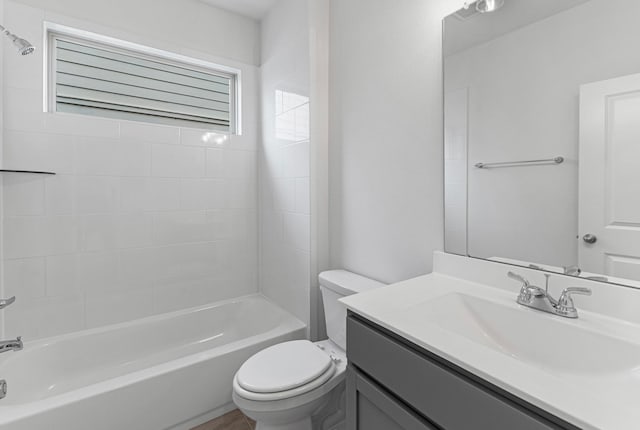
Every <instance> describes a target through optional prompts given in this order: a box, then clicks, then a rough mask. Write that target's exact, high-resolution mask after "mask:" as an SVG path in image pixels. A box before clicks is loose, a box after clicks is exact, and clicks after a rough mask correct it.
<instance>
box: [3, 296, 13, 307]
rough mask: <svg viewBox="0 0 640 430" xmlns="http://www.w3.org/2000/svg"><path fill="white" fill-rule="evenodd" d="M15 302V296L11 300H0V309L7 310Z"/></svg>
mask: <svg viewBox="0 0 640 430" xmlns="http://www.w3.org/2000/svg"><path fill="white" fill-rule="evenodd" d="M15 301H16V296H13V297H11V298H9V299H0V309H4V308H6V307H7V306H9V305H10V304H12V303H13V302H15Z"/></svg>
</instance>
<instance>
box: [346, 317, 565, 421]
mask: <svg viewBox="0 0 640 430" xmlns="http://www.w3.org/2000/svg"><path fill="white" fill-rule="evenodd" d="M347 331H348V351H349V368H348V371H347V381H348V382H347V384H348V391H347V396H348V400H347V402H348V403H347V404H348V409H349V412H348V416H349V418H350V419H349V422H348V429H349V430H356V429H361V430H410V429H411V430H414V429H415V430H417V429H424V430H436V429H446V430H466V429H471V428H478V429H518V430H550V429H554V430H559V429H563V430H576V429H577V427H575V426H573V425H571V424H569V423H567V422H564V421H562V420H561V419H559V418H557V417H555V416H552V415H550V414H548V413H546V412H545V411H543V410H541V409H539V408H537V407H535V406H533V405H531V404H529V403H527V402H525V401H523V400H522V399H519V398H517V397H515V396H513V395H511V394H509V393H508V392H506V391H504V390H502V389H500V388H498V387H496V386H494V385H492V384H490V383H488V382H487V381H484V380H483V379H481V378H478V377H476V376H475V375H473V374H472V373H469V372H467V371H465V370H464V369H462V368H460V367H458V366H456V365H454V364H453V363H451V362H448V361H447V360H444V359H442V358H441V357H439V356H437V355H435V354H432V353H430V352H429V351H427V350H425V349H423V348H420V347H418V346H417V345H415V344H413V343H411V342H408V341H407V340H406V339H403V338H402V337H400V336H397V335H394V334H393V333H392V332H390V331H388V330H385V329H384V328H382V327H380V326H378V325H376V324H374V323H372V322H371V321H369V320H367V319H365V318H362V317H359V316H358V315H357V314H354V313H352V314H351V315H349V318H348V320H347ZM382 357H384V358H382Z"/></svg>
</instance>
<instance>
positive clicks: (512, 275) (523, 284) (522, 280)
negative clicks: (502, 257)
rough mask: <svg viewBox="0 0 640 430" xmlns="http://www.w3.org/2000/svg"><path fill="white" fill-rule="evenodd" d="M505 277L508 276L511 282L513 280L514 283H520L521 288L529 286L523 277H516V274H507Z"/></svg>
mask: <svg viewBox="0 0 640 430" xmlns="http://www.w3.org/2000/svg"><path fill="white" fill-rule="evenodd" d="M507 276H508V277H509V278H511V279H513V280H515V281H520V282H522V286H523V287H528V286H529V285H530V284H529V281H527V280H526V279H525V278H524V277H523V276H521V275H518V274H517V273H515V272H507Z"/></svg>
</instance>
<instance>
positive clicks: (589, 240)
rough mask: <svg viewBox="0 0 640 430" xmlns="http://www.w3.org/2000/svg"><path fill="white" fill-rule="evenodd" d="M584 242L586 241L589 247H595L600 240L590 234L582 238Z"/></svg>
mask: <svg viewBox="0 0 640 430" xmlns="http://www.w3.org/2000/svg"><path fill="white" fill-rule="evenodd" d="M582 240H584V241H585V242H586V243H588V244H589V245H593V244H594V243H596V242H597V241H598V238H597V237H596V235H595V234H591V233H588V234H585V235H584V236H582Z"/></svg>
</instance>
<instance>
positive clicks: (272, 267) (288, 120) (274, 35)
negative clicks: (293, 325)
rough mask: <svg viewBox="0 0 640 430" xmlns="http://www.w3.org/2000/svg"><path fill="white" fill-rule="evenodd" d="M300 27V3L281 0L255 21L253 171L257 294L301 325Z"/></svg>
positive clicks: (303, 133)
mask: <svg viewBox="0 0 640 430" xmlns="http://www.w3.org/2000/svg"><path fill="white" fill-rule="evenodd" d="M307 23H308V11H307V2H299V1H297V0H283V1H281V2H279V3H278V5H277V6H276V7H275V8H274V9H273V10H272V11H271V12H270V13H269V15H268V16H267V17H266V18H265V20H264V21H263V24H262V40H263V44H262V52H263V61H262V67H261V72H262V75H261V82H262V86H261V88H262V96H261V104H262V146H261V151H260V154H259V155H260V159H259V168H260V208H261V211H260V225H261V230H260V234H261V250H260V255H261V260H260V268H261V272H260V285H261V289H262V291H263V293H264V294H265V295H267V296H268V297H269V298H271V299H272V300H274V301H275V302H276V303H278V304H279V305H280V306H282V307H283V308H285V309H286V310H288V311H289V312H291V313H293V314H294V315H296V316H297V317H298V318H299V319H301V320H302V321H304V322H306V323H307V324H309V321H310V318H311V317H310V301H311V297H310V289H311V286H310V283H311V273H310V271H311V268H310V259H311V254H310V249H311V243H310V242H311V239H310V230H311V225H310V220H311V217H310V209H309V206H310V195H309V166H310V158H309V145H310V144H309V135H310V126H309V91H310V90H309V88H310V85H309V64H308V59H309V57H310V54H309V34H308V26H307ZM298 59H302V61H300V60H298ZM298 62H300V64H298Z"/></svg>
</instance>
